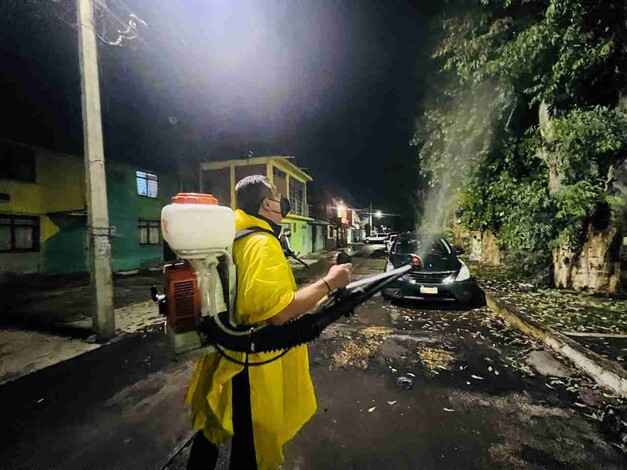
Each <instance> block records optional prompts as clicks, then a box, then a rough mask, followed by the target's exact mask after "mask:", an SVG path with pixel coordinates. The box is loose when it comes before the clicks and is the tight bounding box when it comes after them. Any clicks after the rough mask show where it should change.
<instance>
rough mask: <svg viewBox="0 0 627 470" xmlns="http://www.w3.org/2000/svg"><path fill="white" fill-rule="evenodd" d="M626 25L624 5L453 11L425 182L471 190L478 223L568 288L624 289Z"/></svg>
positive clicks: (517, 257) (464, 206)
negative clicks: (620, 172) (618, 186)
mask: <svg viewBox="0 0 627 470" xmlns="http://www.w3.org/2000/svg"><path fill="white" fill-rule="evenodd" d="M625 21H626V7H625V2H623V1H607V0H531V1H530V0H498V1H497V0H491V1H490V0H482V1H476V2H474V3H471V4H470V5H468V2H461V3H456V2H449V4H448V8H447V11H445V12H444V14H443V17H442V18H441V19H440V24H441V26H442V27H441V32H440V34H441V38H440V40H439V43H438V46H437V48H436V50H435V52H434V55H433V57H434V60H437V61H439V63H440V66H441V67H440V69H441V70H440V77H439V80H438V82H439V83H444V85H440V86H439V88H438V89H437V90H435V93H434V98H433V101H432V103H430V104H429V106H428V110H427V112H425V114H424V116H423V117H422V119H421V120H420V124H419V127H418V129H417V132H416V137H415V141H416V144H417V145H418V146H419V147H420V160H421V167H422V168H423V172H424V174H425V176H426V177H427V179H428V180H429V181H430V184H431V185H432V186H434V187H438V188H440V190H442V188H447V187H449V188H451V187H452V188H453V190H454V191H457V190H459V191H460V194H461V196H460V198H459V201H460V202H459V204H460V209H461V210H462V213H463V220H464V221H465V223H466V224H467V225H468V226H469V227H471V228H474V229H480V230H491V231H494V232H496V233H498V236H499V240H500V244H501V246H502V247H503V248H504V249H505V250H506V252H507V253H508V256H509V258H510V260H511V261H513V262H515V263H516V265H517V266H520V267H521V269H522V270H523V271H524V272H525V273H527V274H536V275H539V276H540V277H543V278H545V279H547V280H548V279H550V278H553V279H554V280H555V282H556V283H557V284H558V285H559V286H562V287H576V288H590V289H593V290H596V291H600V292H615V291H616V290H617V289H618V278H619V273H617V272H616V271H617V266H618V265H617V258H618V253H619V251H618V250H619V248H620V244H618V243H617V240H619V239H620V237H621V231H622V230H625V227H623V226H621V222H622V221H621V215H620V214H622V213H621V212H620V211H621V210H622V209H621V206H624V202H625V201H624V197H621V195H620V194H615V193H616V190H615V185H614V181H613V178H615V175H616V169H617V168H618V167H620V166H621V165H624V161H625V154H626V153H627V116H626V114H625V112H626V111H627V110H626V109H625V108H624V107H623V106H622V103H624V102H625V99H624V96H625V83H626V78H627V73H626V66H625V62H626V59H627V54H626V51H625V42H624V39H625V36H626V29H627V27H626V23H625ZM444 190H445V191H446V189H444ZM449 191H450V189H449ZM623 196H624V195H623ZM591 248H592V249H593V250H592V251H594V252H595V255H594V256H591ZM592 258H594V259H592ZM551 268H552V269H551ZM618 269H619V268H618Z"/></svg>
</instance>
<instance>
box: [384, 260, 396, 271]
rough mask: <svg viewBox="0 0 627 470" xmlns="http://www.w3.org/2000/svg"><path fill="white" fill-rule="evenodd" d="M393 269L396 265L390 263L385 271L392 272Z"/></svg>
mask: <svg viewBox="0 0 627 470" xmlns="http://www.w3.org/2000/svg"><path fill="white" fill-rule="evenodd" d="M392 269H394V265H393V264H392V262H391V261H388V262H387V264H386V265H385V270H386V271H392Z"/></svg>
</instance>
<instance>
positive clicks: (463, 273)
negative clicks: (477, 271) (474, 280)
mask: <svg viewBox="0 0 627 470" xmlns="http://www.w3.org/2000/svg"><path fill="white" fill-rule="evenodd" d="M461 263H462V269H460V270H459V273H457V277H456V278H455V282H459V281H466V280H468V279H470V269H468V266H466V263H464V262H463V261H461Z"/></svg>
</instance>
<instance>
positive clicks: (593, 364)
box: [484, 290, 627, 398]
mask: <svg viewBox="0 0 627 470" xmlns="http://www.w3.org/2000/svg"><path fill="white" fill-rule="evenodd" d="M484 292H485V297H486V303H487V305H488V307H490V309H491V310H492V311H493V312H494V313H496V314H497V315H500V316H501V317H503V318H504V319H505V321H507V323H509V324H510V325H511V326H513V327H514V328H516V329H518V330H520V331H522V332H523V333H525V334H526V335H528V336H531V337H533V338H535V339H537V340H539V341H541V342H542V343H544V344H546V345H547V346H548V347H550V348H551V349H553V350H554V351H556V352H558V353H559V354H560V355H562V356H564V357H566V358H567V359H569V360H570V361H571V362H572V363H573V364H574V365H575V366H576V367H577V368H579V369H580V370H582V371H583V372H585V373H586V374H588V375H589V376H591V377H592V378H593V379H594V380H595V381H596V382H597V383H598V384H600V385H602V386H604V387H607V388H608V389H610V390H612V391H613V392H614V393H616V394H618V395H620V396H621V397H623V398H627V371H625V369H623V368H622V367H621V366H620V365H619V364H617V363H615V362H613V361H610V360H609V359H606V358H604V357H603V356H600V355H599V354H597V353H595V352H592V351H590V350H589V349H588V348H586V347H585V346H582V345H581V344H579V343H577V342H576V341H574V340H572V339H570V338H568V337H566V336H565V335H563V334H561V333H559V332H558V331H555V330H554V329H552V328H549V327H548V326H546V325H543V324H541V323H539V322H537V321H536V320H533V319H532V318H530V317H529V316H528V315H526V314H524V313H521V312H519V311H518V310H516V309H515V308H514V307H512V306H511V305H509V304H507V303H506V302H504V301H502V300H499V299H497V298H496V297H495V296H494V294H493V293H491V292H489V291H485V290H484Z"/></svg>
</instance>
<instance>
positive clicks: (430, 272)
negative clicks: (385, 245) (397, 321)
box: [381, 232, 477, 303]
mask: <svg viewBox="0 0 627 470" xmlns="http://www.w3.org/2000/svg"><path fill="white" fill-rule="evenodd" d="M462 253H463V250H462V249H461V248H457V249H455V248H453V247H452V246H451V245H450V243H449V242H447V241H446V240H445V239H443V238H441V237H439V236H429V235H420V234H419V235H416V233H414V232H410V233H403V234H401V235H399V236H398V238H397V239H396V241H395V242H394V244H393V245H392V249H391V250H390V252H389V253H388V259H387V264H386V268H385V269H386V271H389V270H392V269H394V268H398V267H400V266H402V265H404V264H407V263H409V262H411V260H412V258H414V257H415V256H418V257H419V258H420V259H421V261H422V263H421V266H420V268H419V269H416V270H413V271H410V272H409V273H408V274H406V275H404V276H403V277H401V278H400V279H398V280H397V281H394V282H393V283H391V284H390V285H388V286H387V287H386V288H385V289H383V290H382V291H381V295H382V296H383V298H385V299H387V300H395V299H396V300H400V299H416V300H442V301H459V302H464V303H465V302H470V301H471V300H472V299H473V295H474V293H475V292H476V290H475V289H477V286H476V283H475V280H474V279H473V278H472V277H471V275H470V271H469V269H468V266H466V264H465V263H464V262H463V261H461V260H460V259H459V258H458V255H460V254H462Z"/></svg>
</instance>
